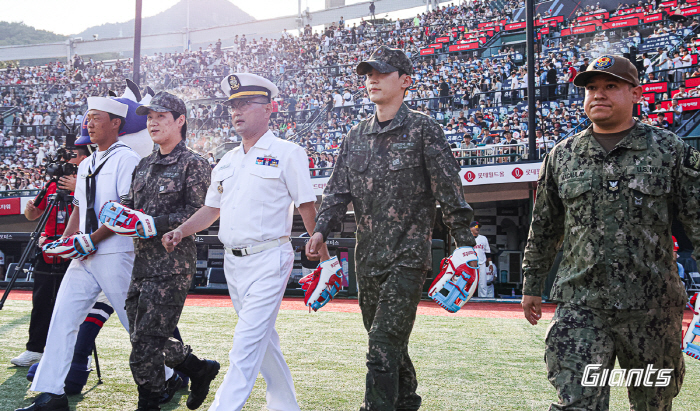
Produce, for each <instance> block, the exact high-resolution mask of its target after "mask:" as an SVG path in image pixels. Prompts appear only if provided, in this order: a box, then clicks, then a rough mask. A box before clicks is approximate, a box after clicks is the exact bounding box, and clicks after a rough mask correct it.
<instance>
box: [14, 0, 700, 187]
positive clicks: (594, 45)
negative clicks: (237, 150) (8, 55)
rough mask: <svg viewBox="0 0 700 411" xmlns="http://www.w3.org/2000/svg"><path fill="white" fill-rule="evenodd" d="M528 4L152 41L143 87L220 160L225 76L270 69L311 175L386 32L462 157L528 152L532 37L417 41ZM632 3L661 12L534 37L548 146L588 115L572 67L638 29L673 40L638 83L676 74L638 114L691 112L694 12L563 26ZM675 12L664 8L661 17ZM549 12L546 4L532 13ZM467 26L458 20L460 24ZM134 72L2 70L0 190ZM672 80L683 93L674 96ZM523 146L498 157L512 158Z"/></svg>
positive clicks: (286, 134)
mask: <svg viewBox="0 0 700 411" xmlns="http://www.w3.org/2000/svg"><path fill="white" fill-rule="evenodd" d="M523 3H524V2H522V1H518V0H510V1H507V2H505V4H503V3H498V4H495V2H488V1H486V0H474V1H466V2H461V3H460V4H458V5H453V4H451V5H449V6H445V7H440V8H438V9H436V10H433V11H430V12H428V11H426V12H425V13H422V14H418V15H416V16H415V17H414V18H409V19H403V20H396V21H384V22H383V23H377V24H372V23H371V22H370V21H368V20H365V19H362V20H361V21H360V22H359V23H353V24H352V25H350V24H348V23H346V22H345V21H344V20H343V19H342V18H341V20H340V21H338V22H337V23H334V24H332V25H330V26H329V27H328V28H326V29H324V30H322V31H316V32H314V31H313V30H312V28H311V27H310V26H306V27H305V28H303V29H302V30H300V32H299V34H298V35H297V34H291V33H287V32H286V30H285V31H284V33H282V35H281V36H280V38H278V39H264V38H257V39H256V38H246V36H245V35H243V36H240V37H238V36H237V37H236V38H234V44H233V46H232V47H228V48H222V47H221V42H220V41H219V42H217V43H216V44H212V45H209V47H207V48H199V49H198V50H195V51H185V52H182V53H156V54H154V55H149V56H145V57H143V58H142V65H141V70H142V79H143V81H142V86H146V85H148V86H150V87H151V88H153V89H155V90H162V89H165V90H168V91H170V92H172V93H174V94H177V95H179V96H180V97H182V98H183V99H184V100H185V101H186V102H187V104H188V107H189V113H188V116H189V117H188V121H189V123H190V127H189V134H188V145H189V146H190V147H191V148H193V149H194V150H196V151H198V152H200V153H202V154H203V155H205V156H207V157H208V158H209V159H210V162H215V161H216V160H215V158H214V155H212V152H214V151H215V149H216V148H217V147H219V146H220V145H221V144H223V143H225V142H229V141H232V142H235V141H237V140H238V138H237V136H236V135H235V133H234V132H233V130H232V128H231V126H230V120H229V117H228V112H227V110H226V108H225V107H224V106H222V105H221V104H219V102H220V101H221V100H222V98H223V97H224V95H223V93H222V91H221V89H220V87H219V84H220V81H221V79H222V78H223V76H226V75H227V74H229V73H231V72H254V73H256V74H261V75H264V76H266V77H268V78H270V79H271V80H272V81H274V82H275V83H276V84H277V85H278V86H279V88H280V96H279V98H277V99H276V100H275V101H273V112H274V114H273V121H272V123H271V126H270V127H271V129H272V130H273V132H274V133H275V134H277V135H278V136H279V137H280V138H285V139H289V140H292V141H295V142H296V143H298V144H300V145H302V146H303V147H305V148H306V150H307V152H308V154H309V165H310V167H311V168H315V169H317V170H314V171H312V173H313V174H314V175H327V174H330V169H331V168H332V167H333V165H334V164H335V159H336V154H337V149H338V147H339V146H340V144H341V143H342V139H343V136H344V135H345V134H346V133H347V131H348V130H349V129H350V128H351V127H352V126H353V125H354V124H356V123H357V122H359V121H360V120H361V119H362V118H364V117H365V116H367V115H370V114H371V113H372V112H373V104H372V103H371V102H370V101H369V98H368V97H367V94H366V93H365V92H364V91H363V82H362V79H360V78H358V76H357V75H355V73H354V68H355V66H356V65H357V63H358V62H359V61H361V60H362V59H364V58H366V57H368V56H369V54H370V53H371V52H372V51H373V50H374V49H375V48H376V47H377V46H378V45H379V44H387V45H389V46H390V47H397V48H402V49H404V50H406V52H407V54H408V55H409V56H410V57H411V58H412V60H413V61H414V69H415V73H414V76H413V78H414V84H413V86H412V87H411V88H410V89H409V91H408V92H407V94H406V98H405V100H406V103H407V104H408V105H409V106H410V107H411V108H413V109H416V110H419V111H422V112H424V113H426V114H428V115H430V116H432V117H434V118H435V119H436V120H437V121H438V122H439V123H440V124H441V125H442V126H443V129H444V131H445V133H446V135H447V136H448V139H449V141H450V142H451V143H452V144H453V147H454V148H455V150H456V152H455V155H456V156H458V157H469V158H468V159H462V163H463V164H479V163H481V161H480V160H479V159H478V158H474V157H479V156H485V155H493V154H517V156H523V155H525V153H526V152H527V149H528V147H527V145H528V144H527V131H528V127H529V125H528V121H527V120H528V112H527V98H528V96H527V90H526V85H527V78H528V72H527V68H526V59H525V57H524V49H523V47H524V44H520V45H517V46H497V47H495V48H486V49H484V50H482V51H481V52H480V53H479V54H476V53H475V52H472V51H469V52H465V53H435V54H432V53H431V54H430V55H426V56H423V55H422V53H421V51H422V50H424V49H426V48H429V47H430V46H431V45H434V44H435V43H436V41H438V40H439V39H444V38H449V43H454V44H461V43H463V42H466V41H471V40H470V38H471V37H470V36H471V34H469V33H471V32H475V31H479V30H481V28H480V24H483V22H488V21H498V22H500V23H503V22H504V23H505V24H509V23H517V22H519V21H523V20H524V16H525V13H524V12H523V10H522V7H523ZM635 7H637V8H640V9H643V10H644V11H645V13H656V12H658V11H659V10H660V9H659V6H657V5H656V2H652V1H650V2H648V3H642V2H640V3H639V4H636V5H626V4H620V7H619V8H618V9H617V10H602V9H598V6H586V7H584V8H581V9H579V10H578V11H577V13H576V16H575V18H572V19H570V20H563V21H561V22H557V24H556V27H554V31H556V32H557V33H558V34H559V35H556V34H550V35H549V36H545V37H544V38H542V40H541V41H540V42H538V45H537V46H538V49H537V56H536V58H535V83H536V87H537V94H536V96H535V98H536V100H537V102H536V107H537V113H536V119H537V120H536V124H535V125H534V127H535V128H536V130H537V131H536V134H537V147H536V148H537V149H538V150H539V151H540V152H545V151H547V150H548V149H549V148H551V147H552V146H553V145H554V144H555V143H556V142H557V141H559V140H561V139H563V138H565V137H566V136H568V135H571V134H573V133H575V132H577V131H580V130H581V129H582V128H583V127H584V126H586V125H587V118H586V116H585V113H584V112H583V104H582V97H583V93H582V90H580V89H577V88H576V87H574V86H573V84H572V82H573V78H574V77H575V75H576V74H577V73H578V72H579V71H581V70H585V68H586V66H587V64H588V63H589V61H591V59H595V58H596V57H598V56H599V55H601V54H602V53H609V54H622V53H629V52H630V47H639V46H640V44H641V43H642V38H645V41H650V39H654V38H657V37H664V38H666V37H669V39H670V40H669V42H667V43H661V44H663V46H662V47H659V48H658V49H657V50H654V51H650V52H646V53H644V54H643V55H640V56H639V62H640V65H641V66H640V68H641V70H640V76H641V77H642V78H643V82H645V83H653V82H655V81H658V79H659V78H661V79H662V80H665V81H668V85H669V87H668V90H667V91H665V92H664V93H659V95H658V98H656V99H651V100H652V101H651V102H649V101H648V100H644V101H643V102H642V104H641V107H640V110H641V118H642V121H644V122H647V123H649V124H653V125H657V126H660V127H665V128H674V127H677V126H678V125H679V124H680V122H681V121H682V120H683V118H684V114H683V112H682V107H680V106H679V105H678V103H677V102H671V104H669V105H664V106H663V107H662V105H661V104H658V103H659V102H660V101H667V100H670V97H669V96H671V97H674V99H673V100H674V101H675V100H677V99H678V98H684V97H686V96H687V97H691V96H697V95H700V86H698V87H693V88H691V89H686V88H685V87H683V86H684V85H685V80H686V79H688V78H692V77H698V76H700V68H699V67H698V66H697V54H698V52H697V48H696V42H697V37H696V35H695V32H696V31H698V22H697V20H695V19H693V18H690V19H687V21H686V22H685V23H683V22H676V21H672V20H671V19H670V18H668V17H666V18H664V19H663V20H662V21H660V22H657V23H651V24H645V25H639V26H635V27H630V28H625V29H618V30H597V31H596V32H595V33H589V34H588V35H578V36H574V35H571V36H562V35H561V34H563V33H564V30H570V29H572V28H574V27H578V26H579V25H580V24H581V21H578V19H580V18H582V17H583V18H585V17H586V16H588V15H591V16H592V15H596V14H599V13H602V12H608V13H609V15H610V16H611V18H614V16H620V15H622V14H624V13H626V12H627V10H628V9H630V8H632V9H634V8H635ZM672 12H673V10H666V11H665V13H666V14H664V16H668V15H670V14H671V13H672ZM551 17H552V16H550V15H549V13H548V12H546V13H544V14H543V15H538V17H537V18H538V21H540V20H541V19H548V18H551ZM500 23H499V24H500ZM460 26H463V27H464V29H463V30H456V29H455V27H460ZM647 33H648V34H647ZM482 40H483V39H482ZM486 40H487V41H488V39H486ZM657 40H658V39H657ZM693 55H695V57H692V56H693ZM693 61H695V65H693V64H692V62H693ZM131 73H132V61H131V60H130V59H129V60H116V61H94V60H92V59H83V58H81V57H80V56H76V57H75V59H74V60H73V61H72V62H71V64H69V65H67V64H64V63H61V62H54V63H49V64H46V65H44V66H36V67H11V68H8V69H4V70H0V101H1V102H2V107H3V109H4V110H8V111H6V112H5V113H8V114H9V113H11V115H7V116H0V174H1V176H2V177H4V178H3V180H2V184H1V186H0V190H7V189H23V188H34V187H40V186H41V185H42V184H43V181H44V180H45V179H44V177H43V176H42V173H41V165H42V162H43V161H44V159H45V158H46V156H47V155H51V154H52V153H53V152H54V151H55V149H56V146H57V143H56V141H55V139H54V136H61V135H63V134H65V132H66V131H67V130H68V128H69V127H70V126H71V125H73V124H79V123H80V122H81V121H82V113H84V111H85V109H86V106H85V103H86V98H87V97H88V96H90V95H106V94H107V92H108V90H110V89H113V90H121V89H122V88H123V87H124V79H126V78H130V77H131ZM681 87H682V88H681ZM672 91H674V92H678V93H681V94H680V95H678V96H673V95H671V93H672ZM665 113H670V115H669V116H667V115H665ZM505 145H512V146H511V147H504V146H505ZM517 156H513V157H510V158H503V159H497V160H495V161H513V160H516V159H517Z"/></svg>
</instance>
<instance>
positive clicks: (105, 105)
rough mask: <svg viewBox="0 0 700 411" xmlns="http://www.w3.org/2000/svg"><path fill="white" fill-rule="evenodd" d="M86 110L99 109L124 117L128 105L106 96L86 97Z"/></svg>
mask: <svg viewBox="0 0 700 411" xmlns="http://www.w3.org/2000/svg"><path fill="white" fill-rule="evenodd" d="M87 101H88V110H100V111H104V112H105V113H111V114H114V115H117V116H119V117H124V118H126V113H128V112H129V106H127V105H126V104H124V103H120V102H118V101H116V100H112V99H111V98H107V97H88V99H87Z"/></svg>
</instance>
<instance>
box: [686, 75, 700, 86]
mask: <svg viewBox="0 0 700 411" xmlns="http://www.w3.org/2000/svg"><path fill="white" fill-rule="evenodd" d="M685 86H686V87H687V88H695V87H697V86H700V77H691V78H689V79H686V80H685Z"/></svg>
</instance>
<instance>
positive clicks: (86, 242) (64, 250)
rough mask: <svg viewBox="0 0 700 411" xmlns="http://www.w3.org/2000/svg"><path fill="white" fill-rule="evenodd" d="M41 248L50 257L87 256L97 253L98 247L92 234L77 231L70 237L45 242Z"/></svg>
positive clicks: (72, 257) (73, 257)
mask: <svg viewBox="0 0 700 411" xmlns="http://www.w3.org/2000/svg"><path fill="white" fill-rule="evenodd" d="M41 250H42V251H43V252H44V253H45V254H46V255H47V256H49V257H62V258H71V259H75V258H85V257H87V256H89V255H91V254H95V252H96V251H97V247H95V243H93V242H92V238H90V234H83V233H77V234H74V235H72V236H70V237H66V238H63V239H59V240H56V241H53V242H50V243H48V244H44V246H43V247H42V248H41Z"/></svg>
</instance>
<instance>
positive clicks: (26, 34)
mask: <svg viewBox="0 0 700 411" xmlns="http://www.w3.org/2000/svg"><path fill="white" fill-rule="evenodd" d="M67 38H68V37H66V36H62V35H60V34H56V33H52V32H50V31H46V30H37V29H35V28H34V27H31V26H27V25H26V24H24V23H8V22H6V21H0V46H17V45H23V44H38V43H55V42H59V41H62V40H66V39H67Z"/></svg>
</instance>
